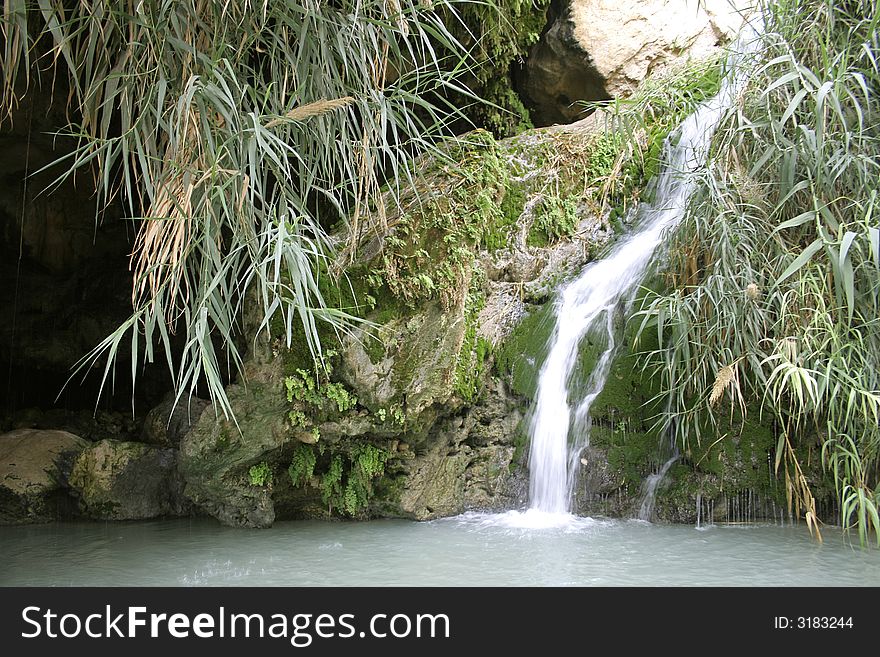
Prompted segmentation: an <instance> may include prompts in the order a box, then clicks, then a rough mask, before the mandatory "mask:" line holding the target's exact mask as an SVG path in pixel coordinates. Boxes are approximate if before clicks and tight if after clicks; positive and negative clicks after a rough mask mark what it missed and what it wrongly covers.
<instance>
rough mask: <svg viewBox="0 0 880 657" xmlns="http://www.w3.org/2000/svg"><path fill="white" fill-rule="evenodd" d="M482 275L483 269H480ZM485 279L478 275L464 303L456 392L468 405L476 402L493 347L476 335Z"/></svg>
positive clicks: (473, 280)
mask: <svg viewBox="0 0 880 657" xmlns="http://www.w3.org/2000/svg"><path fill="white" fill-rule="evenodd" d="M477 271H478V272H480V274H481V273H482V270H477ZM482 284H483V277H482V276H481V275H478V274H477V272H475V274H474V276H473V277H472V279H471V287H470V289H469V290H468V296H467V299H466V300H465V331H464V340H463V341H462V346H461V350H460V351H459V354H458V361H457V363H456V367H455V392H456V393H457V394H458V396H459V397H461V398H462V399H463V400H464V401H465V402H468V403H473V402H474V401H475V400H476V399H477V397H478V396H479V392H480V390H481V389H482V386H481V382H482V378H483V372H484V369H485V364H486V359H487V357H488V356H489V353H490V352H491V348H492V347H491V344H490V343H489V342H488V341H487V340H485V339H484V338H482V337H479V336H478V335H477V318H478V316H479V314H480V311H481V310H482V309H483V307H484V306H485V304H486V296H485V293H484V292H483V288H482Z"/></svg>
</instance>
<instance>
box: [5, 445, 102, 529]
mask: <svg viewBox="0 0 880 657" xmlns="http://www.w3.org/2000/svg"><path fill="white" fill-rule="evenodd" d="M88 444H89V443H88V442H87V441H85V440H83V439H82V438H79V437H78V436H75V435H73V434H72V433H68V432H66V431H45V430H37V429H17V430H15V431H10V432H9V433H5V434H3V435H0V524H19V523H28V522H45V521H48V520H53V519H55V518H57V517H63V516H65V515H67V514H69V513H71V512H72V511H73V509H72V508H71V506H72V505H71V503H70V500H69V498H68V496H67V492H66V490H65V489H66V487H67V478H68V476H69V474H70V470H71V467H72V464H73V460H74V458H75V457H76V455H77V454H79V453H80V452H81V451H82V450H83V449H84V448H85V447H86V446H87V445H88Z"/></svg>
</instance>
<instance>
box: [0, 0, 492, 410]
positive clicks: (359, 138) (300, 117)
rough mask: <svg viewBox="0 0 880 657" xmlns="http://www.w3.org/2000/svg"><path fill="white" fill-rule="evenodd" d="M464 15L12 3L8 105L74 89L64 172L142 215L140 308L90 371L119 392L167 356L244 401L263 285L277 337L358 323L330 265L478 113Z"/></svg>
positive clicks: (375, 7)
mask: <svg viewBox="0 0 880 657" xmlns="http://www.w3.org/2000/svg"><path fill="white" fill-rule="evenodd" d="M483 4H487V3H483ZM487 6H491V4H487ZM457 16H458V14H457V12H456V5H455V4H454V3H453V2H450V1H449V0H432V1H431V2H423V1H421V0H284V1H279V2H269V1H268V0H234V1H227V2H215V1H214V0H123V1H119V2H118V1H115V0H114V1H110V0H82V1H77V2H65V1H62V0H38V1H37V0H5V1H4V3H3V15H2V22H0V27H2V45H0V49H2V55H0V56H2V73H0V85H2V88H0V93H2V106H0V109H2V114H3V115H5V116H7V117H9V116H11V115H12V110H13V109H14V108H15V106H16V103H17V102H18V101H19V99H20V98H21V97H22V94H25V93H28V92H29V91H31V90H32V89H33V88H34V87H35V86H36V85H42V86H45V87H50V86H52V85H55V86H57V87H58V88H59V89H61V90H63V91H62V93H65V92H67V91H69V95H68V104H67V110H68V116H69V117H70V123H69V125H67V126H66V127H65V128H64V129H62V130H61V132H60V134H61V135H62V136H65V137H67V138H69V140H72V142H73V143H74V148H73V149H72V151H71V152H70V153H69V154H67V155H65V156H64V157H62V158H61V160H60V161H59V162H57V163H55V165H56V166H57V165H58V164H60V165H61V171H62V173H61V175H60V177H59V179H58V180H57V181H56V182H57V183H61V182H63V181H64V180H66V179H68V178H70V177H71V176H74V175H75V174H77V172H79V174H78V175H82V174H83V172H85V173H86V175H89V176H93V178H94V181H93V182H94V186H95V188H96V189H97V194H98V197H99V201H100V204H99V205H100V207H102V208H105V207H107V206H108V205H109V204H110V203H111V201H113V200H114V199H117V198H118V199H121V201H122V203H123V204H124V207H125V212H126V214H127V215H128V216H130V217H131V218H132V220H133V221H134V223H135V225H136V230H137V238H136V243H135V247H134V252H133V254H132V256H131V269H132V272H133V288H132V314H131V316H130V317H129V318H128V319H127V320H126V321H125V322H124V323H123V324H122V325H121V326H119V327H118V329H117V330H115V331H114V332H113V333H112V334H111V335H109V336H107V338H106V339H105V340H104V341H103V342H102V343H101V344H99V345H97V346H96V347H95V349H94V350H93V351H92V352H91V353H90V354H88V355H87V356H86V357H85V358H84V359H83V361H82V362H81V363H80V369H82V370H84V371H87V370H88V369H90V368H93V367H100V368H101V369H102V370H103V376H104V378H103V382H104V384H103V385H102V389H103V388H104V385H106V384H107V383H108V382H112V381H113V379H114V377H115V372H116V370H117V369H120V370H121V371H123V372H125V371H127V372H128V374H127V375H130V376H131V377H132V379H136V378H137V376H138V372H139V371H140V370H141V369H142V367H143V365H144V363H146V362H152V361H154V360H156V359H157V358H163V357H164V359H165V361H166V362H167V365H168V368H169V371H170V373H171V376H172V379H173V381H174V385H175V389H176V390H177V391H178V394H179V395H183V394H187V393H191V392H193V391H194V390H195V389H196V386H197V385H206V386H207V390H208V393H209V394H210V396H211V397H212V398H213V399H214V400H215V402H217V403H216V404H215V407H216V408H218V409H220V410H222V412H223V413H224V414H226V415H229V414H231V411H232V409H231V407H230V405H229V403H228V401H227V398H226V394H225V392H224V387H223V386H224V382H225V381H227V380H229V378H231V377H234V376H235V375H236V374H238V373H240V371H241V369H242V363H243V353H244V350H245V348H246V346H247V343H248V341H249V340H250V339H252V338H253V337H254V335H252V334H251V333H249V332H248V331H246V330H245V327H244V320H243V318H244V314H245V313H244V308H245V305H246V301H245V300H246V297H247V299H248V301H247V305H249V307H251V308H252V309H253V312H252V314H253V316H255V317H256V325H257V326H258V329H257V331H256V332H257V333H259V332H262V331H266V330H268V329H269V327H270V325H274V326H278V325H280V326H284V327H285V328H284V336H283V337H284V339H285V342H286V343H287V346H288V347H290V346H291V341H292V340H293V337H294V336H295V335H302V334H304V335H305V340H306V342H307V344H308V347H309V349H310V350H311V352H312V353H313V354H314V355H315V356H319V355H320V353H321V349H322V347H321V343H320V339H319V334H318V330H319V325H321V324H322V323H325V324H327V325H329V326H330V327H332V329H333V330H335V331H345V330H347V328H349V327H350V326H351V322H353V321H355V320H354V318H353V316H352V314H350V313H349V312H347V311H346V310H345V309H339V308H333V307H331V306H329V305H328V303H327V302H326V301H325V299H324V298H323V296H322V294H321V289H320V285H319V283H320V281H319V277H320V276H321V275H322V273H321V272H327V271H333V270H338V269H339V268H340V267H339V264H340V262H341V261H344V259H345V257H346V256H347V255H348V257H350V255H349V254H351V253H353V252H354V249H352V248H346V246H349V247H350V246H351V245H354V244H356V243H358V242H359V241H360V240H361V239H362V238H363V236H364V235H367V234H369V233H371V232H374V231H380V232H381V231H383V230H384V225H383V221H384V216H385V213H384V207H383V199H385V200H388V199H390V202H392V203H393V202H394V201H393V199H394V198H395V194H396V193H397V192H398V191H399V190H401V189H403V188H405V187H407V186H408V185H409V184H410V182H411V181H412V170H411V162H412V161H413V156H414V155H416V154H418V153H420V152H424V151H429V150H432V149H433V144H434V141H435V139H436V137H437V136H438V135H439V134H443V133H444V132H445V128H446V126H447V125H448V124H449V122H450V121H452V120H453V119H456V118H460V112H459V109H458V108H457V107H453V106H452V105H451V104H450V103H448V102H445V101H444V98H446V97H449V96H450V95H451V94H455V95H456V98H459V99H460V98H462V97H468V96H469V92H468V90H467V89H464V88H462V87H460V86H459V85H458V83H457V79H458V75H459V74H460V73H461V72H462V71H465V70H467V68H468V67H469V66H471V65H472V61H471V60H470V59H469V57H468V53H467V52H466V51H465V48H464V47H463V46H462V45H461V43H460V42H459V41H458V40H457V39H456V38H455V37H454V36H453V32H452V30H450V29H449V27H448V26H450V25H452V26H455V27H456V28H457V29H459V30H460V29H461V26H460V25H456V24H455V21H457V20H458V19H457ZM62 102H63V101H62ZM56 170H57V169H56ZM386 183H387V186H388V187H390V189H389V190H386V192H385V193H384V194H380V193H379V190H380V188H381V187H382V186H383V185H386ZM337 223H338V224H339V225H340V226H342V228H341V229H340V230H339V231H337V234H338V235H343V236H345V237H343V238H338V239H337V238H334V239H331V237H329V235H330V229H331V227H332V226H333V225H334V224H337ZM342 264H344V262H342ZM249 312H251V311H250V310H249ZM279 317H280V321H278V318H279ZM123 341H129V342H130V344H131V349H130V352H131V362H130V363H117V360H118V359H117V355H118V354H119V353H120V346H121V344H122V343H123ZM180 345H182V347H181V346H180ZM117 365H118V366H119V367H118V368H117ZM200 382H203V383H200Z"/></svg>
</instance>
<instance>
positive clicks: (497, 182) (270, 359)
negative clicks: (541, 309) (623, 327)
mask: <svg viewBox="0 0 880 657" xmlns="http://www.w3.org/2000/svg"><path fill="white" fill-rule="evenodd" d="M596 128H597V125H596V124H595V122H592V123H589V122H588V123H583V124H580V125H578V126H566V128H565V130H552V131H551V130H546V131H531V132H529V133H526V134H524V135H522V136H519V137H517V138H514V139H511V140H505V141H502V142H496V141H495V140H494V139H492V137H491V136H490V135H487V134H486V133H482V134H476V135H473V136H472V145H471V146H470V147H469V150H466V151H465V152H463V153H456V156H457V159H456V161H458V162H460V163H461V167H462V169H461V170H459V169H456V168H454V167H448V166H442V167H437V166H434V167H432V166H431V163H430V162H429V163H427V164H426V165H425V166H424V167H423V169H422V170H423V171H426V173H425V176H426V178H425V181H426V182H425V183H424V184H425V187H427V188H428V190H429V191H426V192H425V195H426V196H425V197H422V198H420V199H417V201H418V202H416V203H414V204H413V205H412V206H411V207H406V208H404V209H402V210H401V216H399V217H393V218H389V221H388V223H389V226H391V228H390V229H389V234H388V235H386V236H385V238H386V239H387V240H388V241H389V242H390V244H391V246H390V247H389V248H388V250H387V251H385V252H384V253H383V252H382V250H381V239H379V240H378V241H379V242H380V243H379V244H370V245H367V247H364V248H365V249H366V250H367V252H366V253H359V254H358V258H357V261H358V262H361V263H365V264H363V265H359V266H361V267H362V269H360V270H356V271H352V272H350V283H351V285H352V286H353V287H356V288H357V289H358V291H359V293H360V294H361V295H362V297H361V299H366V298H370V299H372V303H371V306H372V307H371V308H370V310H369V312H367V313H366V314H365V317H364V319H366V320H367V321H368V322H369V323H370V325H369V329H367V328H366V327H364V329H363V330H359V331H356V332H355V333H354V334H353V335H348V336H344V337H342V338H341V339H338V340H337V341H334V340H333V339H332V337H331V339H330V340H329V341H328V343H327V344H325V345H324V347H325V358H324V360H322V361H321V362H320V363H318V362H315V361H314V360H313V359H312V357H311V355H310V354H309V353H307V352H306V353H303V350H302V348H301V347H302V345H300V349H299V350H297V349H296V347H297V345H296V344H292V345H291V346H287V345H286V343H285V342H284V341H283V340H281V339H279V338H278V337H276V335H277V334H276V335H273V340H272V341H267V342H266V343H260V344H259V345H258V346H257V348H256V349H255V350H254V352H253V353H252V355H251V356H250V358H249V360H248V362H247V363H246V366H245V377H244V378H243V379H242V381H241V382H239V383H236V384H234V385H231V386H229V387H228V388H227V396H228V398H229V400H230V403H231V405H232V408H233V410H234V413H235V417H236V419H237V421H238V425H237V426H236V424H234V423H233V422H232V421H230V420H227V419H224V418H223V417H218V416H217V414H216V413H214V412H213V410H212V409H207V410H206V411H205V412H203V413H202V415H201V417H200V418H199V420H198V421H197V422H196V423H195V425H194V426H193V427H192V429H191V430H190V431H189V432H188V433H186V434H185V435H184V436H183V438H182V439H181V441H180V472H181V475H182V476H183V478H184V480H185V482H186V484H185V496H186V497H187V498H188V499H189V500H191V501H192V502H193V503H194V504H195V505H196V506H197V507H198V508H200V509H201V510H203V511H204V512H206V513H208V514H210V515H212V516H214V517H215V518H218V519H219V520H220V521H221V522H223V523H225V524H230V525H236V526H249V527H267V526H269V525H271V524H272V522H273V521H274V520H275V519H276V518H304V517H306V518H307V517H328V516H341V517H356V518H363V517H370V516H393V517H406V518H414V519H420V520H422V519H429V518H437V517H441V516H448V515H454V514H458V513H461V512H463V511H466V510H472V509H474V510H476V509H480V510H503V509H509V508H512V507H515V506H520V505H522V504H523V503H524V502H525V496H524V490H525V486H524V483H525V482H524V477H523V474H524V473H523V469H522V467H521V464H522V460H523V454H524V444H523V442H524V436H523V432H522V430H521V425H522V423H523V422H522V420H523V417H524V412H525V411H524V404H523V399H522V398H520V397H517V396H515V395H513V394H512V393H511V392H510V389H509V387H508V386H507V385H506V384H505V383H504V382H502V381H501V380H500V379H499V378H497V377H496V376H495V375H494V365H495V364H494V355H493V354H494V350H495V349H496V348H497V347H498V346H499V344H500V343H501V342H502V341H503V340H504V339H505V337H506V336H507V334H508V333H509V332H510V330H511V329H512V328H513V326H514V325H515V324H516V323H517V322H518V320H519V318H520V316H521V315H522V313H523V312H524V305H525V303H527V302H528V301H529V300H531V299H532V298H533V297H536V296H537V297H542V298H546V297H547V295H548V294H549V293H548V290H550V289H552V285H553V283H554V281H555V282H558V281H559V280H560V278H561V277H564V276H565V275H566V272H569V271H570V270H572V269H577V268H578V267H579V266H581V265H582V264H583V263H584V262H585V261H587V260H589V259H590V257H592V256H591V255H590V254H591V253H592V252H593V251H592V247H597V246H599V245H603V244H606V243H607V242H608V241H609V240H610V239H611V238H612V237H613V231H612V230H611V229H610V228H609V227H608V225H607V223H606V222H605V221H604V220H603V219H602V218H601V216H600V215H599V213H598V212H597V211H596V209H595V206H594V205H590V204H589V203H588V202H587V201H583V202H582V201H581V200H580V198H581V196H582V195H583V193H584V170H583V166H584V165H583V164H582V163H583V162H584V160H585V158H584V153H585V149H586V148H587V147H588V145H589V144H591V143H593V142H592V140H593V139H594V137H595V136H596V134H595V130H596ZM429 194H433V195H434V196H433V197H428V196H427V195H429ZM475 200H476V201H477V202H475ZM389 205H390V204H389ZM397 205H398V207H401V208H403V207H404V205H403V204H402V203H400V204H397ZM474 206H477V207H476V208H475V207H474ZM491 221H494V222H496V223H494V224H489V222H491ZM487 224H489V225H487ZM425 236H427V238H426V237H425ZM371 239H372V238H371ZM588 247H590V248H588ZM400 254H403V255H400ZM393 258H397V260H395V261H394V262H393V263H392V264H393V265H394V266H393V267H391V266H389V264H388V263H389V259H393ZM410 262H419V265H418V267H416V268H410V264H409V263H410ZM377 279H378V281H377ZM337 293H338V290H332V289H331V290H328V292H327V297H328V298H333V296H332V295H335V294H337ZM361 303H363V301H361ZM157 417H158V412H157Z"/></svg>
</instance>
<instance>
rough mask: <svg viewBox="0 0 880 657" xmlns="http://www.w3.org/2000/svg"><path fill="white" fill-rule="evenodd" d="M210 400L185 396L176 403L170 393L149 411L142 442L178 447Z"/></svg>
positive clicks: (172, 394)
mask: <svg viewBox="0 0 880 657" xmlns="http://www.w3.org/2000/svg"><path fill="white" fill-rule="evenodd" d="M209 405H210V402H208V401H206V400H204V399H199V398H198V397H190V398H186V397H185V396H184V397H183V398H181V399H179V400H177V402H176V403H175V395H174V393H173V392H172V393H169V394H168V396H166V397H165V399H163V400H162V403H161V404H159V405H158V406H156V407H155V408H154V409H153V410H151V411H150V412H149V413H147V417H146V419H145V420H144V427H143V431H142V433H141V438H140V439H141V442H144V443H149V444H151V445H160V446H163V447H177V445H178V444H179V443H180V439H181V438H182V437H183V436H184V435H185V434H186V432H187V431H189V430H190V427H192V425H193V424H195V423H196V422H197V421H198V419H199V417H200V416H201V415H202V411H204V410H205V409H206V408H207V407H208V406H209Z"/></svg>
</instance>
